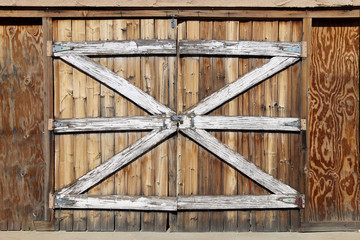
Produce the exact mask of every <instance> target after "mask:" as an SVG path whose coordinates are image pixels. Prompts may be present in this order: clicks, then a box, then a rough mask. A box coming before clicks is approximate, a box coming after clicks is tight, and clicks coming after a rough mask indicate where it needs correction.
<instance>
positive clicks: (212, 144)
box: [181, 129, 298, 194]
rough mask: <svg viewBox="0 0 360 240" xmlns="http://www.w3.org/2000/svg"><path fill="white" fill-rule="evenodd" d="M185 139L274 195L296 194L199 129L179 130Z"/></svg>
mask: <svg viewBox="0 0 360 240" xmlns="http://www.w3.org/2000/svg"><path fill="white" fill-rule="evenodd" d="M181 132H182V133H184V134H185V135H186V136H187V137H189V138H190V139H192V140H194V141H195V142H196V143H198V144H199V145H201V146H202V147H204V148H205V149H207V150H208V151H209V152H211V153H213V154H214V155H215V156H217V157H219V158H220V159H221V160H223V161H224V162H225V163H227V164H229V165H230V166H232V167H233V168H235V169H236V170H237V171H239V172H241V173H243V174H245V175H246V176H248V177H249V178H251V179H252V180H253V181H255V182H257V183H258V184H260V185H261V186H263V187H264V188H266V189H268V190H269V191H271V192H272V193H275V194H298V192H297V191H296V190H295V189H293V188H292V187H290V186H289V185H286V184H284V183H282V182H281V181H279V180H278V179H276V178H274V177H273V176H271V175H270V174H268V173H266V172H264V171H262V170H261V169H260V168H258V167H257V166H256V165H255V164H254V163H252V162H249V161H248V160H247V159H246V158H244V157H243V156H242V155H240V154H239V153H238V152H235V151H234V150H232V149H231V148H229V147H228V146H227V145H225V144H223V143H222V142H220V141H219V140H218V139H217V138H215V137H214V136H213V135H211V134H210V133H208V132H207V131H205V130H201V129H193V130H191V129H183V130H181Z"/></svg>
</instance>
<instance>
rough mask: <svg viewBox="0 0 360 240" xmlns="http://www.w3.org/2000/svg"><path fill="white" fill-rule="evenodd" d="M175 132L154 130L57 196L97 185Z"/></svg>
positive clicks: (171, 129)
mask: <svg viewBox="0 0 360 240" xmlns="http://www.w3.org/2000/svg"><path fill="white" fill-rule="evenodd" d="M175 131H176V127H171V128H168V129H164V130H162V129H161V128H160V129H154V130H153V131H151V132H150V133H148V134H147V135H146V136H144V137H143V138H141V139H139V140H137V141H136V142H135V143H134V144H132V145H131V146H129V147H127V148H126V149H124V150H123V151H121V152H120V153H118V154H116V155H115V156H113V157H112V158H110V159H109V160H107V161H106V162H104V163H103V164H101V165H99V166H98V167H96V168H94V169H93V170H91V171H90V172H88V173H86V174H85V175H83V176H82V177H80V178H79V179H77V180H76V181H75V182H73V183H71V184H70V185H68V186H66V187H64V188H63V189H61V190H60V191H59V192H58V193H57V194H58V195H67V194H81V193H83V192H85V191H86V190H87V189H89V188H91V187H92V186H94V185H95V184H97V183H99V182H100V181H102V180H103V179H105V178H106V177H108V176H109V175H110V174H112V173H114V172H116V171H117V170H119V169H121V168H122V167H124V166H126V165H127V164H129V163H131V162H132V161H134V160H135V159H137V158H138V157H139V156H141V155H142V154H144V153H145V152H147V151H148V150H150V149H151V148H153V147H154V146H156V145H157V144H158V143H160V142H161V141H162V140H164V139H165V138H167V137H169V136H170V135H171V134H173V133H174V132H175Z"/></svg>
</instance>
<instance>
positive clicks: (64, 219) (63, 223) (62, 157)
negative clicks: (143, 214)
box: [55, 20, 75, 231]
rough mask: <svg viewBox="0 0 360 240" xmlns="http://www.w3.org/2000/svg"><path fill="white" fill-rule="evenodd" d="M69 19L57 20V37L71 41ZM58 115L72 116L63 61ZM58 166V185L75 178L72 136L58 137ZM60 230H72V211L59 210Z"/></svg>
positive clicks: (69, 77) (69, 76)
mask: <svg viewBox="0 0 360 240" xmlns="http://www.w3.org/2000/svg"><path fill="white" fill-rule="evenodd" d="M71 31H72V24H71V20H59V21H58V39H59V40H63V41H66V40H67V41H71V38H72V33H71ZM58 71H59V93H60V94H59V104H60V105H59V107H60V108H59V115H58V116H55V117H60V118H73V112H74V109H73V108H74V104H73V103H74V98H73V68H72V67H71V66H69V65H68V64H66V63H64V62H59V69H58ZM59 153H60V154H59V163H60V164H59V168H58V169H55V173H56V174H58V175H59V180H60V187H64V186H66V185H67V184H69V183H71V182H72V181H73V180H75V176H74V171H73V170H74V136H71V135H64V136H60V138H59ZM58 221H59V222H60V230H67V231H71V230H73V211H68V210H64V211H60V218H58Z"/></svg>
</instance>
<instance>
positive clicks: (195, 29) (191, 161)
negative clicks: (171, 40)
mask: <svg viewBox="0 0 360 240" xmlns="http://www.w3.org/2000/svg"><path fill="white" fill-rule="evenodd" d="M186 27H187V29H186V32H187V39H188V40H198V39H199V32H200V30H199V21H188V22H187V26H186ZM184 64H185V65H184V71H183V74H184V83H185V87H184V88H185V89H186V92H185V102H186V105H187V106H188V107H191V106H192V105H194V104H196V103H197V102H198V99H199V58H198V57H189V58H186V60H185V63H184ZM184 146H185V162H186V163H185V195H197V194H198V145H197V144H196V143H194V142H193V141H191V140H190V139H188V138H186V141H185V144H184ZM183 154H184V153H183ZM184 218H185V223H184V224H185V231H192V232H194V231H197V226H198V216H197V212H185V213H184Z"/></svg>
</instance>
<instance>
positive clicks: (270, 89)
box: [263, 21, 279, 231]
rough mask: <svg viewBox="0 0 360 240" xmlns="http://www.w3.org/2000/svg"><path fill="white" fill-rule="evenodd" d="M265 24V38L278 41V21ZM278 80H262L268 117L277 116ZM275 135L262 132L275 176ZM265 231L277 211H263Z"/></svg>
mask: <svg viewBox="0 0 360 240" xmlns="http://www.w3.org/2000/svg"><path fill="white" fill-rule="evenodd" d="M264 24H265V40H266V41H272V42H276V41H278V37H279V36H278V32H279V29H278V25H279V24H278V22H277V21H269V22H264ZM277 84H278V82H277V76H274V77H272V78H270V79H268V80H266V81H265V82H264V88H265V102H264V106H263V110H264V115H265V116H268V117H277V109H276V106H275V103H277V102H278V93H277V89H278V85H277ZM277 135H278V134H275V133H264V154H265V156H264V160H265V165H266V168H265V171H266V172H268V173H269V174H271V175H272V176H273V177H275V178H277V160H278V152H277V143H276V139H277ZM265 219H266V220H265V231H276V230H277V229H278V211H266V212H265Z"/></svg>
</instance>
